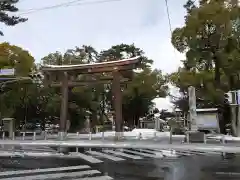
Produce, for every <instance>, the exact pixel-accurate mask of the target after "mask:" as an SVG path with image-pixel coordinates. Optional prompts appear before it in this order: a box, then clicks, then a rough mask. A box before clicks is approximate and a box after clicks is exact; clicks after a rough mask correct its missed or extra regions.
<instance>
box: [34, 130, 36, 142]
mask: <svg viewBox="0 0 240 180" xmlns="http://www.w3.org/2000/svg"><path fill="white" fill-rule="evenodd" d="M35 140H36V132H33V141H35Z"/></svg>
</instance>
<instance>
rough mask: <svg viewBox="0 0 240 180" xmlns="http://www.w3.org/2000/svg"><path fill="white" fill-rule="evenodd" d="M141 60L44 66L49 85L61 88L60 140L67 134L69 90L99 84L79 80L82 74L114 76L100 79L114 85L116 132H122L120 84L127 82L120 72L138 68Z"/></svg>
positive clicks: (131, 59)
mask: <svg viewBox="0 0 240 180" xmlns="http://www.w3.org/2000/svg"><path fill="white" fill-rule="evenodd" d="M140 62H141V60H140V58H139V57H134V58H129V59H123V60H118V61H108V62H101V63H94V64H77V65H43V66H42V68H41V70H42V72H43V74H44V79H45V81H46V83H47V85H50V86H52V87H61V89H62V102H61V113H60V127H59V128H60V132H59V136H60V139H61V140H63V139H64V137H65V134H66V122H67V114H68V112H67V111H68V88H69V87H74V86H81V85H86V84H88V83H99V82H97V81H98V80H90V81H86V80H85V81H83V80H78V76H79V75H81V74H97V73H110V74H112V76H110V77H107V78H104V79H100V81H101V82H102V83H111V81H112V84H113V98H114V109H115V131H116V132H121V131H122V127H121V126H122V93H121V87H120V83H121V81H126V79H122V78H121V74H120V72H122V71H127V70H133V69H135V68H137V66H138V65H139V64H140Z"/></svg>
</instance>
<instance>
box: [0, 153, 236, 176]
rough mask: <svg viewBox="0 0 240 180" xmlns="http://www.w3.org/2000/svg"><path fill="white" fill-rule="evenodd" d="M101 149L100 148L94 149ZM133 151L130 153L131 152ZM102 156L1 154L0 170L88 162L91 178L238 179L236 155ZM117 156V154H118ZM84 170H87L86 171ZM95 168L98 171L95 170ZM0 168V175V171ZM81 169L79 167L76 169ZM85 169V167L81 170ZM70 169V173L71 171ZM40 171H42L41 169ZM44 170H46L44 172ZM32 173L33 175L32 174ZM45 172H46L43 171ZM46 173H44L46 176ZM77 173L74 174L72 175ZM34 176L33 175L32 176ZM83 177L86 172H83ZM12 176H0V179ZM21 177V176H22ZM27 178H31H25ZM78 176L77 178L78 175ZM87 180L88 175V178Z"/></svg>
mask: <svg viewBox="0 0 240 180" xmlns="http://www.w3.org/2000/svg"><path fill="white" fill-rule="evenodd" d="M98 152H102V150H98ZM128 154H130V155H131V153H128ZM133 154H134V153H133ZM94 157H97V158H99V159H101V160H102V163H96V164H94V163H90V162H87V161H85V160H83V159H81V158H78V159H73V158H72V159H60V158H1V160H0V171H1V172H8V171H23V170H27V169H39V168H40V169H42V168H57V167H72V166H84V165H87V166H89V171H90V173H93V174H90V175H89V176H90V177H92V178H98V179H97V180H102V179H101V178H102V177H110V178H112V179H115V180H123V179H124V180H219V179H221V180H239V179H240V158H239V157H238V156H234V157H230V158H228V159H224V158H223V157H222V156H221V155H210V154H202V155H199V154H198V155H194V154H192V155H185V156H180V157H163V158H149V157H148V158H146V157H143V156H141V159H130V158H124V159H125V160H124V161H113V160H109V159H106V158H101V157H98V156H94ZM118 157H120V156H118ZM89 171H88V172H89ZM95 171H97V172H99V174H94V173H96V172H95ZM1 172H0V175H1ZM75 172H76V171H75V170H72V171H67V172H65V174H70V175H71V176H70V175H69V177H68V175H65V177H63V178H61V177H60V175H61V173H60V172H55V173H52V174H55V175H57V176H58V175H59V177H57V178H52V179H76V177H72V175H74V174H73V173H75ZM81 172H83V171H80V173H81ZM84 172H86V171H84ZM71 173H72V174H71ZM43 174H44V173H43ZM45 174H46V173H45ZM34 176H35V175H34ZM47 176H49V175H47ZM47 176H46V177H47ZM76 176H77V175H76ZM21 177H22V176H21ZM35 177H36V176H35ZM84 177H85V178H86V176H84ZM6 178H8V179H9V178H10V179H12V180H15V179H14V178H15V176H10V177H8V176H4V177H3V176H0V179H6ZM23 179H24V178H23ZM25 179H27V180H28V179H29V180H30V179H31V178H25ZM78 179H81V178H78ZM89 180H91V179H89Z"/></svg>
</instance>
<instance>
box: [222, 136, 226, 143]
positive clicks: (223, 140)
mask: <svg viewBox="0 0 240 180" xmlns="http://www.w3.org/2000/svg"><path fill="white" fill-rule="evenodd" d="M222 143H223V144H225V143H226V142H225V136H222Z"/></svg>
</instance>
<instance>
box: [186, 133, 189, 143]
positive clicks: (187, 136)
mask: <svg viewBox="0 0 240 180" xmlns="http://www.w3.org/2000/svg"><path fill="white" fill-rule="evenodd" d="M186 138H187V143H189V133H187V135H186Z"/></svg>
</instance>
